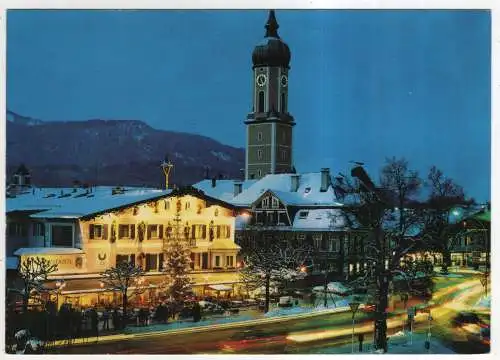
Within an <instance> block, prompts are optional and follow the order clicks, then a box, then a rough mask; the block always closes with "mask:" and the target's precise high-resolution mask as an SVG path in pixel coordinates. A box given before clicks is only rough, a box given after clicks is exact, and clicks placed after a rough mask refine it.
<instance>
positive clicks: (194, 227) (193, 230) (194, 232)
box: [191, 225, 196, 239]
mask: <svg viewBox="0 0 500 360" xmlns="http://www.w3.org/2000/svg"><path fill="white" fill-rule="evenodd" d="M191 239H196V225H191Z"/></svg>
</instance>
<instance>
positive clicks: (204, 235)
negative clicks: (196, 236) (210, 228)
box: [201, 225, 207, 239]
mask: <svg viewBox="0 0 500 360" xmlns="http://www.w3.org/2000/svg"><path fill="white" fill-rule="evenodd" d="M202 232H203V233H202V236H201V237H202V238H203V239H206V238H207V225H202Z"/></svg>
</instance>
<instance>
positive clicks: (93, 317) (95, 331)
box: [89, 307, 99, 340]
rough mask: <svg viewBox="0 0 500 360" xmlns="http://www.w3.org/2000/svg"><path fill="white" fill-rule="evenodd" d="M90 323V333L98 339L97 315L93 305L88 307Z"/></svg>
mask: <svg viewBox="0 0 500 360" xmlns="http://www.w3.org/2000/svg"><path fill="white" fill-rule="evenodd" d="M89 313H90V325H91V329H92V335H94V336H95V337H96V338H97V340H99V315H98V314H97V310H96V308H95V307H93V308H92V309H90V312H89Z"/></svg>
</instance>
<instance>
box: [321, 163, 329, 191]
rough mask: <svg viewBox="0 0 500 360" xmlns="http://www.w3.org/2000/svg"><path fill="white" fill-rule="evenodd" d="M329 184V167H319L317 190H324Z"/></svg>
mask: <svg viewBox="0 0 500 360" xmlns="http://www.w3.org/2000/svg"><path fill="white" fill-rule="evenodd" d="M329 185H330V168H322V169H321V188H320V189H319V191H321V192H325V191H326V190H328V186H329Z"/></svg>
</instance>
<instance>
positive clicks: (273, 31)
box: [266, 10, 280, 39]
mask: <svg viewBox="0 0 500 360" xmlns="http://www.w3.org/2000/svg"><path fill="white" fill-rule="evenodd" d="M279 27H280V26H279V25H278V21H276V15H275V14H274V10H269V18H268V19H267V23H266V37H275V38H278V39H279V38H280V36H279V35H278V28H279Z"/></svg>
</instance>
